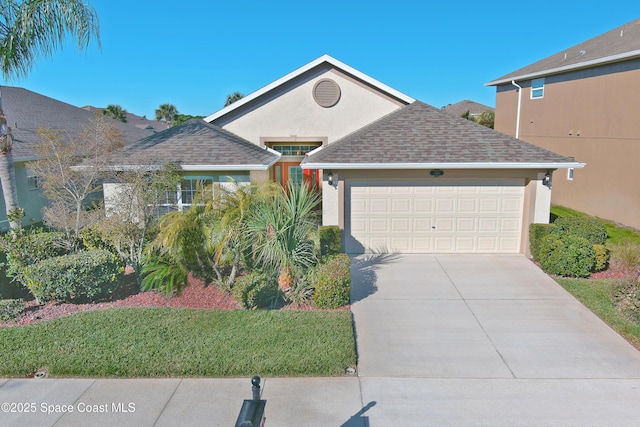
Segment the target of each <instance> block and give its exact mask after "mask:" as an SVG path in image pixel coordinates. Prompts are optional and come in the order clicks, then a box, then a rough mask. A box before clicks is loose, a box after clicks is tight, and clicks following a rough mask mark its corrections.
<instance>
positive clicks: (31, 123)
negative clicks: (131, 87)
mask: <svg viewBox="0 0 640 427" xmlns="http://www.w3.org/2000/svg"><path fill="white" fill-rule="evenodd" d="M0 93H1V94H2V108H3V110H4V112H5V115H6V117H7V123H8V124H9V127H11V133H12V135H13V158H14V160H15V161H25V160H33V159H35V157H36V152H35V147H36V146H37V145H38V144H39V143H40V141H41V139H40V136H39V135H38V129H42V128H48V129H58V130H62V131H64V132H66V133H67V134H69V135H70V136H71V137H77V136H78V135H79V134H80V133H81V132H82V130H83V128H84V127H86V126H87V125H88V124H89V122H90V121H91V120H92V119H93V118H94V117H95V116H94V113H92V112H90V111H87V110H84V109H82V108H79V107H75V106H73V105H71V104H67V103H64V102H62V101H58V100H56V99H53V98H49V97H48V96H44V95H41V94H39V93H36V92H32V91H30V90H27V89H24V88H20V87H12V86H2V87H0ZM107 120H112V121H113V122H114V123H115V124H116V125H117V126H118V128H119V129H120V131H121V132H122V137H123V139H124V142H125V144H126V143H130V142H133V141H136V140H138V139H140V138H144V137H146V136H149V135H151V134H152V133H153V131H151V130H147V129H139V128H137V127H135V126H133V125H131V124H127V123H122V122H118V121H116V120H113V119H109V118H108V119H107Z"/></svg>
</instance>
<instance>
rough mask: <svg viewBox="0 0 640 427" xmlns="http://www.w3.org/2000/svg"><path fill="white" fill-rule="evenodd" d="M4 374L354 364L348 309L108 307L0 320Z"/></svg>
mask: <svg viewBox="0 0 640 427" xmlns="http://www.w3.org/2000/svg"><path fill="white" fill-rule="evenodd" d="M0 342H2V352H1V353H2V355H1V360H0V375H2V376H11V377H16V376H24V375H25V374H27V373H29V372H32V371H34V370H36V369H38V368H42V367H46V368H47V369H48V371H49V374H50V375H51V376H55V377H118V378H137V377H246V376H252V375H262V376H337V375H343V374H344V372H345V369H346V368H347V367H348V366H350V365H355V342H354V334H353V326H352V320H351V312H350V311H334V312H321V311H266V310H265V311H262V310H256V311H245V310H234V311H224V310H198V309H181V308H110V309H105V310H95V311H90V312H82V313H77V314H74V315H70V316H67V317H63V318H59V319H56V320H52V321H50V322H43V323H38V324H34V325H28V326H14V327H0Z"/></svg>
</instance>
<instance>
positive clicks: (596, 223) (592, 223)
mask: <svg viewBox="0 0 640 427" xmlns="http://www.w3.org/2000/svg"><path fill="white" fill-rule="evenodd" d="M553 224H554V225H555V230H554V232H555V233H558V234H565V233H566V234H572V235H574V236H579V237H583V238H585V239H587V240H588V241H589V242H590V243H591V244H592V245H604V244H605V243H606V241H607V228H606V226H605V225H604V222H602V221H601V220H599V219H597V218H593V217H578V216H564V217H559V218H558V219H556V220H555V222H554V223H553Z"/></svg>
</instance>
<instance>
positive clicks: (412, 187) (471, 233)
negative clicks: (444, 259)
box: [345, 180, 524, 253]
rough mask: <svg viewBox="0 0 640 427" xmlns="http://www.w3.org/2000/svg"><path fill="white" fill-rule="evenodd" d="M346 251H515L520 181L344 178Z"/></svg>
mask: <svg viewBox="0 0 640 427" xmlns="http://www.w3.org/2000/svg"><path fill="white" fill-rule="evenodd" d="M346 189H347V191H346V193H345V198H346V199H347V200H346V210H345V215H346V218H345V219H346V227H347V236H346V241H345V246H346V249H347V251H348V252H362V251H363V250H364V251H365V252H407V253H411V252H414V253H430V252H431V253H455V252H459V253H475V252H478V253H517V252H519V249H520V238H521V237H520V234H521V231H522V212H523V206H524V181H523V180H520V181H518V182H500V183H496V182H466V183H460V182H453V181H451V182H439V183H436V184H435V185H434V184H430V185H426V184H425V183H416V182H401V183H400V182H399V183H388V182H387V183H382V182H378V183H374V182H367V181H360V182H347V187H346Z"/></svg>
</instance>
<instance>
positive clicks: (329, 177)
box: [327, 172, 333, 187]
mask: <svg viewBox="0 0 640 427" xmlns="http://www.w3.org/2000/svg"><path fill="white" fill-rule="evenodd" d="M327 180H328V181H329V185H330V186H332V187H333V172H329V176H328V177H327Z"/></svg>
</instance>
